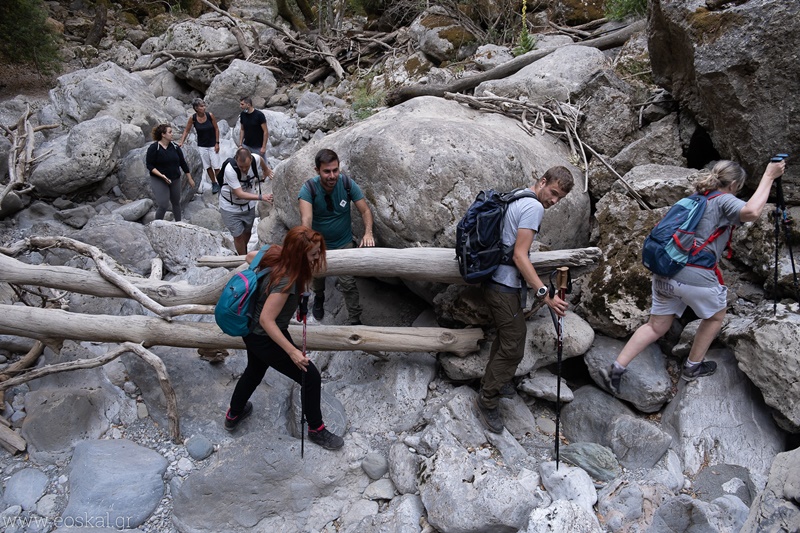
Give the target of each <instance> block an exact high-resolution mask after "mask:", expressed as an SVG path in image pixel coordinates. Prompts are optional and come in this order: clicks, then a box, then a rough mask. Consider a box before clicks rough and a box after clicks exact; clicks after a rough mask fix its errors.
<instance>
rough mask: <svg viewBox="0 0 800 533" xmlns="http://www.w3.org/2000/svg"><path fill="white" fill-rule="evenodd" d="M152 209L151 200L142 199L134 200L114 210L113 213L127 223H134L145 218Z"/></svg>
mask: <svg viewBox="0 0 800 533" xmlns="http://www.w3.org/2000/svg"><path fill="white" fill-rule="evenodd" d="M152 207H153V200H151V199H150V198H142V199H141V200H134V201H132V202H130V203H127V204H125V205H122V206H120V207H118V208H116V209H114V211H113V212H114V214H116V215H119V216H121V217H122V218H123V219H125V220H127V221H128V222H136V221H137V220H139V219H141V218H142V217H143V216H145V215H146V214H147V213H148V211H150V209H151V208H152Z"/></svg>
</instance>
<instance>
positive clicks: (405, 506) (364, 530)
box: [344, 494, 425, 533]
mask: <svg viewBox="0 0 800 533" xmlns="http://www.w3.org/2000/svg"><path fill="white" fill-rule="evenodd" d="M361 501H363V500H361ZM375 505H377V504H375ZM424 516H425V507H423V505H422V500H421V499H420V497H419V496H417V495H414V494H406V495H403V496H400V497H397V498H393V499H392V500H391V501H390V502H389V507H388V509H386V510H385V511H384V512H382V513H377V514H373V515H372V516H367V517H365V518H363V519H362V520H361V521H360V522H358V523H357V524H355V525H353V526H352V527H350V528H349V529H345V530H344V533H383V532H385V531H396V532H398V533H401V532H403V533H404V532H408V533H411V532H417V531H420V519H422V517H424Z"/></svg>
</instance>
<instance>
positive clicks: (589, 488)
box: [539, 461, 597, 513]
mask: <svg viewBox="0 0 800 533" xmlns="http://www.w3.org/2000/svg"><path fill="white" fill-rule="evenodd" d="M539 472H540V473H541V475H542V484H543V485H544V487H545V488H546V489H547V493H548V494H549V495H550V496H551V497H552V498H553V500H566V501H570V502H572V503H574V504H576V505H577V506H578V507H580V508H582V509H584V510H585V511H587V512H589V513H593V512H594V511H593V509H592V507H593V506H594V504H595V503H597V492H596V491H595V488H594V483H593V482H592V478H590V477H589V474H587V473H586V471H585V470H583V469H582V468H577V467H574V466H568V465H564V464H562V465H559V467H558V469H557V470H556V463H555V461H549V462H546V463H542V464H541V465H540V466H539Z"/></svg>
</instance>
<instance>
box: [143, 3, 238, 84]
mask: <svg viewBox="0 0 800 533" xmlns="http://www.w3.org/2000/svg"><path fill="white" fill-rule="evenodd" d="M248 33H249V32H244V36H245V39H247V37H248ZM250 44H251V45H252V43H250ZM159 47H160V48H161V49H167V50H180V51H184V52H192V53H200V54H208V53H214V52H222V51H223V50H230V49H231V48H237V49H238V47H239V45H238V44H237V42H236V38H235V37H234V36H233V34H232V33H231V32H230V30H228V28H226V27H225V26H224V24H222V23H219V27H215V26H213V25H212V22H211V17H209V16H205V17H200V18H198V19H195V20H189V21H186V22H179V23H177V24H173V25H172V26H170V28H169V30H167V32H166V33H165V34H164V35H162V36H161V39H160V41H159ZM203 64H207V63H206V61H205V60H204V59H191V58H188V57H180V58H177V59H173V60H171V61H169V62H168V63H167V65H166V66H167V69H168V70H169V71H170V72H172V73H173V74H174V75H175V76H176V77H177V78H179V79H182V80H184V81H186V83H188V84H189V85H190V86H192V87H194V88H195V89H197V90H198V91H200V92H205V91H206V90H207V89H208V88H209V86H210V85H211V82H212V81H213V79H214V77H215V76H217V75H218V72H217V70H216V69H214V68H213V67H211V66H202V65H203ZM235 94H239V93H238V92H237V93H235Z"/></svg>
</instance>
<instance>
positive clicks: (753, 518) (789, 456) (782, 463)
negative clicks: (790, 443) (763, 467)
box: [742, 448, 800, 533]
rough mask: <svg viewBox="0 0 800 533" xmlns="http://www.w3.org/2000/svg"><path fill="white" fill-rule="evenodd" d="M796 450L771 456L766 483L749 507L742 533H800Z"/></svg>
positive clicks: (799, 473)
mask: <svg viewBox="0 0 800 533" xmlns="http://www.w3.org/2000/svg"><path fill="white" fill-rule="evenodd" d="M798 504H800V448H797V449H794V450H792V451H789V452H785V453H779V454H778V455H777V456H775V460H774V461H773V462H772V466H771V467H770V470H769V479H768V480H767V486H766V487H765V488H764V490H763V492H761V493H760V494H759V495H758V496H757V497H756V499H755V501H754V502H753V505H752V506H751V507H750V514H749V515H748V517H747V521H746V522H745V523H744V526H743V527H742V533H758V532H761V531H800V508H798Z"/></svg>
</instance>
